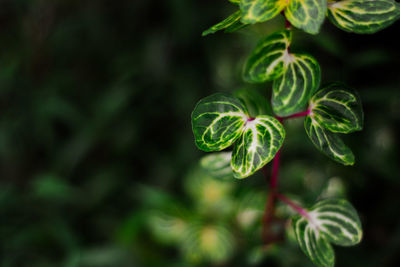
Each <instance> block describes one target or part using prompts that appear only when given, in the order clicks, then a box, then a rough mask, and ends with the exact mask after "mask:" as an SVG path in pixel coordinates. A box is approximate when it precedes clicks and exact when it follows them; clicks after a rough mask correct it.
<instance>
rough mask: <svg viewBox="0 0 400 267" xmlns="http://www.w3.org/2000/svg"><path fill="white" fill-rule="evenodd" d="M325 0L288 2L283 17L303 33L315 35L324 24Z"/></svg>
mask: <svg viewBox="0 0 400 267" xmlns="http://www.w3.org/2000/svg"><path fill="white" fill-rule="evenodd" d="M326 2H327V1H326V0H290V1H289V5H288V6H287V7H286V9H285V16H286V18H287V19H288V20H289V21H290V23H291V24H292V25H293V26H295V27H297V28H299V29H302V30H303V31H305V32H307V33H311V34H317V33H318V32H319V29H320V27H321V25H322V23H323V22H324V19H325V14H326V6H327V5H326Z"/></svg>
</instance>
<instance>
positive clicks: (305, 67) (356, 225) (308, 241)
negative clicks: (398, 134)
mask: <svg viewBox="0 0 400 267" xmlns="http://www.w3.org/2000/svg"><path fill="white" fill-rule="evenodd" d="M234 2H235V3H239V6H240V11H237V12H236V13H235V14H236V15H234V16H231V17H230V18H228V19H227V20H225V21H223V22H222V23H220V24H217V25H216V26H213V27H212V28H211V29H210V30H209V31H207V32H206V33H209V32H215V31H217V30H221V29H228V27H230V25H232V24H234V23H237V22H238V21H239V20H240V21H241V22H242V23H244V24H255V23H259V22H264V21H268V20H271V19H272V18H274V17H275V16H277V15H278V14H279V13H282V15H283V16H284V17H285V20H286V21H285V28H286V29H285V30H281V31H277V32H274V33H272V34H271V35H269V36H266V37H264V38H262V39H261V40H260V41H259V42H258V44H257V45H256V47H255V49H254V50H253V51H252V52H251V54H250V56H249V57H248V58H247V60H246V62H245V65H244V68H243V79H244V80H245V81H246V82H250V83H264V82H268V81H273V84H272V96H271V106H272V112H271V110H269V109H268V108H267V105H265V104H263V102H265V99H264V97H262V96H260V95H258V93H257V92H256V93H253V94H250V93H249V91H248V90H239V91H236V93H235V97H236V98H235V97H231V96H229V95H227V94H214V95H212V96H209V97H207V98H204V99H203V100H201V101H200V102H199V103H198V104H197V106H196V107H195V110H194V111H193V113H192V128H193V132H194V135H195V140H196V144H197V146H198V147H199V148H200V149H202V150H204V151H219V150H222V149H225V148H227V147H229V146H231V145H234V147H233V151H232V154H231V157H229V155H230V154H229V153H230V152H224V154H216V155H211V156H208V157H204V158H203V159H202V165H203V167H204V168H206V169H207V168H209V169H210V170H211V171H210V173H211V174H212V173H214V176H216V177H221V176H222V177H223V176H225V175H228V176H229V175H230V174H231V173H230V172H229V171H228V161H229V159H230V160H231V163H230V167H231V168H232V170H233V176H234V177H236V178H245V177H248V176H250V175H253V174H254V173H255V172H256V171H257V170H259V169H260V168H262V167H263V166H264V165H265V164H267V163H268V162H270V161H271V160H272V159H274V158H275V156H276V154H277V153H278V151H279V149H280V147H281V146H282V144H283V141H284V139H285V135H286V131H285V129H284V127H283V125H282V124H281V122H283V121H284V120H286V119H290V118H295V117H301V116H305V121H304V127H305V130H306V133H307V135H308V137H309V138H310V139H311V141H312V143H313V144H314V145H315V146H316V147H317V149H319V150H320V151H321V152H323V153H324V154H325V155H327V156H328V157H330V158H331V159H333V160H335V161H337V162H339V163H341V164H343V165H353V164H354V162H355V158H354V154H353V152H352V151H351V150H350V149H349V148H348V147H347V146H346V145H345V144H344V142H343V141H342V139H341V137H340V136H339V135H338V134H348V133H352V132H355V131H360V130H361V129H362V128H363V120H364V114H363V109H362V105H361V99H360V97H359V95H358V94H357V92H355V91H354V90H352V89H350V88H349V87H347V86H345V85H344V84H341V83H332V84H329V85H328V86H325V87H323V88H322V89H320V90H319V91H317V90H318V88H319V86H320V81H321V68H320V65H319V63H318V62H317V60H316V59H315V58H314V57H313V56H311V55H308V54H296V53H292V52H291V51H290V50H291V49H290V48H291V43H292V35H293V33H292V29H291V26H292V25H293V26H295V27H297V28H299V29H301V30H303V31H305V32H306V33H310V34H317V33H319V31H320V28H321V25H322V24H323V22H324V19H325V17H326V15H327V14H328V17H329V19H330V20H331V21H332V22H333V23H334V24H335V25H336V26H338V27H339V28H341V29H343V30H345V31H350V32H356V33H374V32H376V31H378V30H381V29H383V28H385V27H387V26H389V25H390V24H392V23H393V22H394V21H395V20H397V19H398V17H399V16H400V15H399V5H398V4H397V3H396V2H394V1H393V0H377V1H373V0H365V1H362V0H344V1H339V2H332V1H325V0H290V1H284V0H242V1H234ZM327 2H329V4H327ZM240 103H242V105H241V104H240ZM269 112H271V113H272V114H270V113H269ZM266 114H269V115H266ZM278 166H279V157H278V158H277V160H276V161H274V165H273V171H272V177H271V184H270V186H271V189H272V190H273V192H274V193H273V194H272V198H271V199H272V200H269V202H268V203H269V204H270V203H272V204H270V205H272V206H273V205H274V204H273V203H274V198H275V197H277V198H279V199H281V200H282V201H283V202H286V203H287V204H288V205H290V206H292V207H293V208H294V209H295V210H297V211H298V212H299V213H300V215H301V216H297V217H296V218H295V219H294V220H293V225H294V231H295V234H296V237H297V240H298V242H299V244H300V247H301V249H302V250H303V251H304V252H305V253H306V255H307V256H308V257H309V258H310V259H311V260H312V261H313V262H314V263H315V264H316V265H318V266H322V267H325V266H333V265H334V261H335V258H334V252H333V249H332V247H331V245H330V243H333V244H336V245H342V246H349V245H354V244H357V243H358V242H360V240H361V236H362V230H361V223H360V220H359V218H358V215H357V213H356V211H355V209H354V208H353V207H352V206H351V205H350V204H349V203H348V202H347V201H345V200H337V199H335V200H326V201H321V202H318V203H317V204H316V205H315V206H314V207H313V208H311V209H310V210H309V211H307V212H306V211H304V210H302V208H301V207H297V206H296V205H295V204H294V203H293V202H291V201H290V200H288V199H287V198H286V197H285V196H283V195H281V196H282V197H278V196H277V195H275V191H276V190H277V189H276V187H277V185H276V179H277V171H278V169H277V168H278ZM221 174H222V175H221ZM271 210H273V208H271V206H269V205H268V204H267V211H266V212H271ZM268 216H270V218H269V219H268ZM273 216H274V215H269V214H267V215H266V218H267V219H265V221H264V224H268V223H269V220H271V218H272V217H273ZM264 238H265V239H266V240H267V239H268V238H269V236H267V237H266V236H264Z"/></svg>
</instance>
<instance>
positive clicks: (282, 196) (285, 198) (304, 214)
mask: <svg viewBox="0 0 400 267" xmlns="http://www.w3.org/2000/svg"><path fill="white" fill-rule="evenodd" d="M275 196H276V197H277V198H279V199H280V200H281V201H282V202H284V203H286V204H287V205H289V206H290V207H291V208H293V209H294V210H295V211H297V212H298V213H299V214H300V215H301V216H303V217H306V218H307V219H310V215H309V214H308V213H307V212H306V211H305V210H304V209H303V208H302V207H300V206H299V205H297V204H295V203H294V202H293V201H291V200H290V199H289V198H287V197H286V196H284V195H282V194H278V193H277V194H275Z"/></svg>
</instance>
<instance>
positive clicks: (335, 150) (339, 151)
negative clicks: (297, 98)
mask: <svg viewBox="0 0 400 267" xmlns="http://www.w3.org/2000/svg"><path fill="white" fill-rule="evenodd" d="M304 128H305V129H306V132H307V135H308V137H309V138H310V139H311V141H312V143H313V144H314V145H315V146H316V147H317V148H318V149H319V150H320V151H321V152H322V153H324V154H325V155H327V156H328V157H330V158H331V159H333V160H335V161H337V162H339V163H342V164H344V165H353V164H354V155H353V152H351V150H350V149H349V148H348V147H347V146H346V145H345V144H344V143H343V141H342V139H341V138H340V137H339V136H338V135H337V134H334V133H331V132H329V131H328V130H327V129H325V128H324V127H323V126H322V125H321V124H319V123H318V121H317V120H315V119H314V118H313V117H311V116H307V117H306V119H305V121H304Z"/></svg>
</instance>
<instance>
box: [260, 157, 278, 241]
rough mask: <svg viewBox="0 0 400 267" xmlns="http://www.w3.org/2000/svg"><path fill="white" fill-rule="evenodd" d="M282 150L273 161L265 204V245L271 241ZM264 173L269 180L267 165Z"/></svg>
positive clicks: (263, 235) (263, 229) (263, 230)
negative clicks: (270, 230) (270, 231)
mask: <svg viewBox="0 0 400 267" xmlns="http://www.w3.org/2000/svg"><path fill="white" fill-rule="evenodd" d="M280 154H281V151H280V150H278V152H277V153H276V155H275V157H274V159H273V162H272V175H271V179H270V180H269V189H270V191H269V195H268V198H267V203H266V204H265V211H264V216H263V228H262V238H263V242H264V244H265V245H267V244H268V243H269V242H270V241H271V235H270V233H269V229H270V227H269V226H270V224H271V222H272V221H273V219H274V215H275V202H276V201H275V199H276V194H277V187H278V171H279V161H280ZM263 173H264V177H265V179H266V181H267V182H268V172H267V169H266V167H264V168H263Z"/></svg>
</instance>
